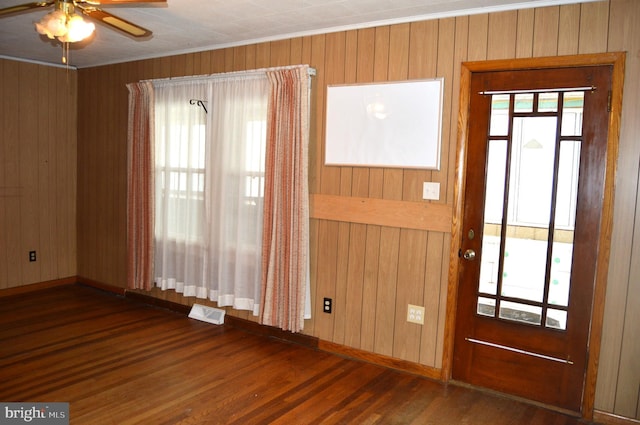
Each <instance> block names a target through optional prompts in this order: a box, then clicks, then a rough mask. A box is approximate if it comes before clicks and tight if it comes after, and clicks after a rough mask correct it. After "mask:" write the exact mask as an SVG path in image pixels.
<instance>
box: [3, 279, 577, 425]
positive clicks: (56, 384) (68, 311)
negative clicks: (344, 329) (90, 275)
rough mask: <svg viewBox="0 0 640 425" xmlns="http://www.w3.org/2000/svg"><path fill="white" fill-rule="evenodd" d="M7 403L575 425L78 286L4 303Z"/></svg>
mask: <svg viewBox="0 0 640 425" xmlns="http://www.w3.org/2000/svg"><path fill="white" fill-rule="evenodd" d="M0 401H3V402H24V401H29V402H55V401H59V402H69V403H70V419H71V424H99V425H104V424H117V425H122V424H150V425H156V424H243V425H244V424H421V425H426V424H433V425H440V424H476V425H482V424H491V425H500V424H517V425H527V424H529V425H563V424H566V425H569V424H578V423H580V422H579V421H578V420H577V419H575V418H572V417H569V416H565V415H562V414H560V413H556V412H551V411H548V410H545V409H542V408H538V407H535V406H531V405H528V404H523V403H519V402H516V401H513V400H509V399H505V398H501V397H497V396H493V395H490V394H486V393H483V392H479V391H475V390H472V389H469V388H464V387H460V386H455V385H443V384H441V383H438V382H434V381H431V380H428V379H425V378H423V377H419V376H414V375H411V374H407V373H403V372H398V371H394V370H391V369H386V368H384V367H380V366H377V365H372V364H368V363H365V362H361V361H357V360H350V359H346V358H342V357H340V356H336V355H333V354H330V353H326V352H323V351H319V350H315V349H312V348H308V347H304V346H301V345H298V344H292V343H288V342H284V341H282V340H278V339H275V338H270V337H266V336H260V335H255V334H252V333H249V332H246V331H245V330H241V329H238V328H234V327H232V326H230V325H228V324H227V325H224V326H216V325H210V324H207V323H203V322H199V321H196V320H192V319H189V318H187V317H186V315H184V314H181V313H176V312H173V311H169V310H164V309H161V308H157V307H152V306H148V305H145V304H142V303H140V302H138V301H135V300H131V299H128V298H122V297H118V296H115V295H112V294H109V293H106V292H102V291H99V290H96V289H94V288H89V287H85V286H80V285H69V286H60V287H55V288H50V289H44V290H41V291H37V292H32V293H27V294H20V295H12V296H7V297H0Z"/></svg>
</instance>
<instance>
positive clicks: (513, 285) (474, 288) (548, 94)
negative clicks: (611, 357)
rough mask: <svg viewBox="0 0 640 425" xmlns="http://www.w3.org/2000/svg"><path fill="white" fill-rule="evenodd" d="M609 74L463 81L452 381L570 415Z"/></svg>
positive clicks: (583, 342) (584, 337) (571, 71)
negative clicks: (465, 98)
mask: <svg viewBox="0 0 640 425" xmlns="http://www.w3.org/2000/svg"><path fill="white" fill-rule="evenodd" d="M611 72H612V67H611V66H584V67H578V68H558V69H540V70H517V71H495V72H479V73H474V74H473V75H472V76H471V94H470V113H469V127H468V152H467V169H466V181H465V192H464V211H463V219H462V221H463V222H462V235H463V240H462V242H461V247H462V249H461V250H460V265H459V271H460V273H459V289H458V303H457V316H456V333H455V341H454V356H453V368H452V377H453V378H454V379H456V380H460V381H464V382H467V383H470V384H472V385H478V386H483V387H487V388H491V389H494V390H497V391H500V392H504V393H508V394H513V395H516V396H521V397H525V398H528V399H531V400H536V401H539V402H542V403H546V404H549V405H553V406H557V407H560V408H564V409H569V410H571V411H576V412H579V411H580V410H581V401H582V396H583V391H584V382H585V370H586V365H587V352H588V337H589V329H590V323H591V311H592V302H593V294H594V284H595V273H596V267H595V266H596V262H597V255H598V240H599V232H600V223H601V215H602V209H603V195H604V193H603V192H604V179H605V166H606V154H607V152H606V150H607V128H608V127H607V126H608V115H609V114H608V101H609V96H610V86H611Z"/></svg>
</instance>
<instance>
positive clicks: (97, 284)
mask: <svg viewBox="0 0 640 425" xmlns="http://www.w3.org/2000/svg"><path fill="white" fill-rule="evenodd" d="M77 283H78V284H80V285H85V286H90V287H92V288H96V289H100V290H102V291H106V292H111V293H112V294H116V295H121V296H124V295H125V293H126V289H125V288H121V287H119V286H114V285H108V284H106V283H102V282H98V281H96V280H92V279H87V278H86V277H78V279H77Z"/></svg>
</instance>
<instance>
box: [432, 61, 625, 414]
mask: <svg viewBox="0 0 640 425" xmlns="http://www.w3.org/2000/svg"><path fill="white" fill-rule="evenodd" d="M624 64H625V53H624V52H615V53H602V54H587V55H572V56H554V57H544V58H526V59H507V60H489V61H477V62H463V63H462V66H461V78H460V110H459V114H458V140H457V149H456V165H455V182H454V199H453V220H452V226H451V251H450V253H449V256H450V259H449V274H448V288H447V307H446V308H447V313H446V321H445V329H444V331H445V337H444V353H443V359H442V370H441V372H442V376H441V379H442V380H443V381H445V382H447V381H449V380H450V379H451V371H452V368H453V345H454V338H455V322H456V306H457V299H458V276H459V262H460V258H459V257H458V253H459V250H460V249H461V242H462V219H463V206H464V201H465V200H464V193H465V178H466V169H467V143H468V123H469V117H470V110H469V105H470V90H471V76H472V74H473V73H478V72H490V71H506V70H509V71H512V70H518V69H544V68H559V67H580V66H598V65H612V67H613V74H612V83H611V84H612V87H611V91H612V93H611V112H610V113H609V124H608V138H607V158H606V169H605V182H604V199H603V205H602V218H601V228H600V235H599V238H598V245H599V249H598V258H597V261H596V276H595V288H594V295H593V306H592V312H591V328H590V331H589V347H588V361H587V371H586V378H585V387H584V394H583V400H582V417H583V418H585V419H587V420H592V419H593V410H594V402H595V389H596V379H597V374H598V361H599V357H600V343H601V335H602V323H603V318H604V301H605V293H606V286H607V273H608V269H609V253H610V245H611V232H612V227H613V201H614V187H615V171H616V163H617V159H618V140H619V136H620V117H621V114H622V87H623V81H624Z"/></svg>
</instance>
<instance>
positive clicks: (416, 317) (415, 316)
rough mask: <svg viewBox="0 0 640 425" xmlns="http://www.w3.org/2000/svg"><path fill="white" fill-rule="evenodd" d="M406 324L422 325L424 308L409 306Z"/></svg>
mask: <svg viewBox="0 0 640 425" xmlns="http://www.w3.org/2000/svg"><path fill="white" fill-rule="evenodd" d="M407 322H409V323H417V324H419V325H424V307H421V306H418V305H413V304H409V307H408V308H407Z"/></svg>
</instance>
